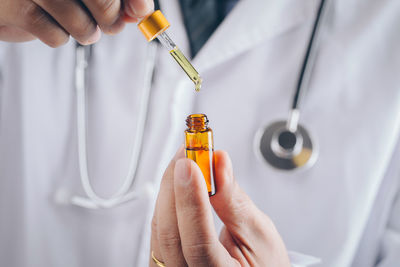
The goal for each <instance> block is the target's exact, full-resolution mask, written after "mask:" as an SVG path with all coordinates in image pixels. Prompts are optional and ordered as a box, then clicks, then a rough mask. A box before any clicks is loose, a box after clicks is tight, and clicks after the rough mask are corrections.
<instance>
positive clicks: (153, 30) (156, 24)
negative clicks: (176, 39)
mask: <svg viewBox="0 0 400 267" xmlns="http://www.w3.org/2000/svg"><path fill="white" fill-rule="evenodd" d="M169 26H170V24H169V22H168V20H167V19H166V18H165V17H164V15H163V13H161V11H160V10H156V11H154V12H153V13H151V14H150V15H148V16H147V17H145V18H144V19H143V20H142V21H141V22H139V24H138V27H139V30H140V31H141V32H142V33H143V35H144V37H146V39H147V41H149V42H150V41H152V40H153V39H154V38H156V37H157V36H158V35H160V34H161V33H163V32H164V31H165V30H166V29H168V27H169Z"/></svg>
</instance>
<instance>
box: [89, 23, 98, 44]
mask: <svg viewBox="0 0 400 267" xmlns="http://www.w3.org/2000/svg"><path fill="white" fill-rule="evenodd" d="M100 38H101V30H100V28H99V26H97V28H96V32H95V33H93V34H92V36H90V37H89V39H88V40H87V44H94V43H96V42H98V41H99V40H100Z"/></svg>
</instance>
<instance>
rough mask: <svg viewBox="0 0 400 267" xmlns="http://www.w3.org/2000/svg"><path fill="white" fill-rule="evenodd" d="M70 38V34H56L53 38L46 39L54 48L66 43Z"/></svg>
mask: <svg viewBox="0 0 400 267" xmlns="http://www.w3.org/2000/svg"><path fill="white" fill-rule="evenodd" d="M68 40H69V36H68V35H66V34H54V35H53V37H52V38H50V39H49V40H47V41H46V44H47V45H48V46H50V47H52V48H57V47H59V46H62V45H64V44H65V43H67V42H68Z"/></svg>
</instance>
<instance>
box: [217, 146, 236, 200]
mask: <svg viewBox="0 0 400 267" xmlns="http://www.w3.org/2000/svg"><path fill="white" fill-rule="evenodd" d="M214 160H215V166H214V167H215V170H214V171H215V183H216V187H217V188H218V190H217V194H216V195H218V192H220V191H224V190H225V188H227V187H229V185H230V184H232V183H233V181H234V180H233V170H232V161H231V159H230V157H229V154H228V153H227V152H226V151H223V150H217V151H215V152H214Z"/></svg>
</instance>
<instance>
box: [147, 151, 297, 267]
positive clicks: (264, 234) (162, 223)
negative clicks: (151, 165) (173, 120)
mask: <svg viewBox="0 0 400 267" xmlns="http://www.w3.org/2000/svg"><path fill="white" fill-rule="evenodd" d="M214 156H215V180H216V187H217V193H216V194H215V195H214V196H212V197H211V198H209V197H208V193H207V188H206V184H205V181H204V178H203V175H202V173H201V171H200V169H199V167H198V166H197V164H196V163H195V162H193V161H192V160H189V159H185V158H184V153H183V149H180V150H179V151H178V153H177V154H176V155H175V157H174V159H173V160H172V161H171V163H170V164H169V166H168V168H167V169H166V171H165V173H164V176H163V179H162V182H161V186H160V192H159V194H158V198H157V203H156V208H155V211H154V215H153V220H152V233H151V250H152V251H153V252H154V256H155V257H156V258H157V259H158V260H160V261H161V262H164V263H165V265H166V266H168V267H169V266H196V267H198V266H274V267H281V266H282V267H283V266H284V267H287V266H290V262H289V259H288V255H287V251H286V248H285V245H284V244H283V241H282V239H281V237H280V235H279V233H278V232H277V230H276V229H275V227H274V224H273V223H272V221H271V220H270V219H269V218H268V216H267V215H265V214H264V213H263V212H261V211H260V210H259V209H258V208H257V207H256V206H255V205H254V203H253V202H252V201H251V200H250V198H249V197H248V196H247V195H246V194H245V193H244V192H243V191H242V190H241V189H240V187H239V186H238V184H237V183H236V182H235V180H234V178H233V173H232V165H231V161H230V159H229V156H228V154H227V153H225V152H222V151H216V152H215V153H214ZM210 202H211V204H212V206H213V208H214V210H215V211H216V213H217V214H218V216H219V217H220V218H221V220H222V222H223V223H224V228H223V229H222V231H221V233H220V236H219V239H218V237H217V233H216V230H215V227H214V223H213V216H212V213H211V205H210ZM150 266H151V267H156V264H155V263H154V262H153V260H152V259H151V258H150Z"/></svg>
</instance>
